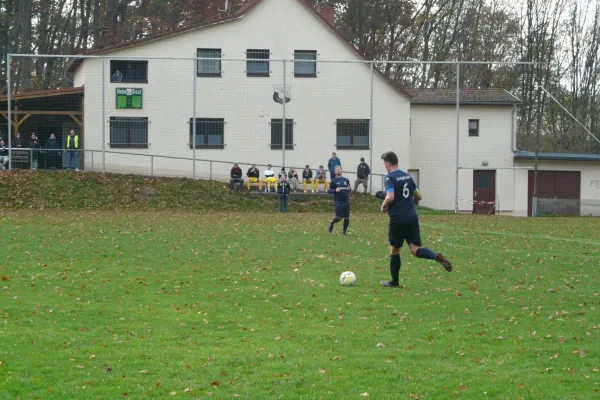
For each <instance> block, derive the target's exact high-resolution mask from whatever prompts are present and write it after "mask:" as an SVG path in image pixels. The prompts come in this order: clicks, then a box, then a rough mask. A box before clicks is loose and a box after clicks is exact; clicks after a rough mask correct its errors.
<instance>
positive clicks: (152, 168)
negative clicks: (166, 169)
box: [150, 155, 154, 176]
mask: <svg viewBox="0 0 600 400" xmlns="http://www.w3.org/2000/svg"><path fill="white" fill-rule="evenodd" d="M150 175H151V176H154V155H151V156H150Z"/></svg>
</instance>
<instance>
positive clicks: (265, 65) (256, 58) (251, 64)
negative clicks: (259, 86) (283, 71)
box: [246, 49, 271, 76]
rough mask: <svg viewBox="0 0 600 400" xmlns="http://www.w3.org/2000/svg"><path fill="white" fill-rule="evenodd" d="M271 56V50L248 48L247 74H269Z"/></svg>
mask: <svg viewBox="0 0 600 400" xmlns="http://www.w3.org/2000/svg"><path fill="white" fill-rule="evenodd" d="M269 58H271V52H270V51H269V50H252V49H249V50H247V51H246V60H247V61H246V75H247V76H269ZM263 60H264V61H263Z"/></svg>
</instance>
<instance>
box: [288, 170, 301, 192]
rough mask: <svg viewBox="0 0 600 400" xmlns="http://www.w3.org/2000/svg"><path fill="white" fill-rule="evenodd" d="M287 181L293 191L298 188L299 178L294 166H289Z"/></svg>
mask: <svg viewBox="0 0 600 400" xmlns="http://www.w3.org/2000/svg"><path fill="white" fill-rule="evenodd" d="M288 183H289V184H290V187H291V188H292V190H293V191H294V192H297V191H298V190H300V180H299V179H298V173H297V172H296V168H294V167H292V168H290V172H289V173H288Z"/></svg>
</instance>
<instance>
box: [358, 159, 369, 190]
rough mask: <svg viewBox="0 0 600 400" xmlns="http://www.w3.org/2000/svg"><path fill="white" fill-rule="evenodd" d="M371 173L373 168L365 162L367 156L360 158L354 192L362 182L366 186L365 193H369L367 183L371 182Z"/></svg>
mask: <svg viewBox="0 0 600 400" xmlns="http://www.w3.org/2000/svg"><path fill="white" fill-rule="evenodd" d="M369 174H371V169H370V168H369V166H368V165H367V163H366V162H365V158H364V157H361V158H360V164H358V168H357V169H356V181H354V193H356V192H357V191H358V185H360V184H361V183H362V185H363V186H364V187H365V194H367V185H368V184H369Z"/></svg>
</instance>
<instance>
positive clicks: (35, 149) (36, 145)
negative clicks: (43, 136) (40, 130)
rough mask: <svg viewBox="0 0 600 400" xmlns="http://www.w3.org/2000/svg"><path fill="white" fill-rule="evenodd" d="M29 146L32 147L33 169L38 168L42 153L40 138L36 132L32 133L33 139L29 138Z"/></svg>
mask: <svg viewBox="0 0 600 400" xmlns="http://www.w3.org/2000/svg"><path fill="white" fill-rule="evenodd" d="M29 148H30V149H31V169H37V167H38V157H39V155H40V149H41V148H42V146H41V145H40V139H38V137H37V136H35V132H32V133H31V139H29Z"/></svg>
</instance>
